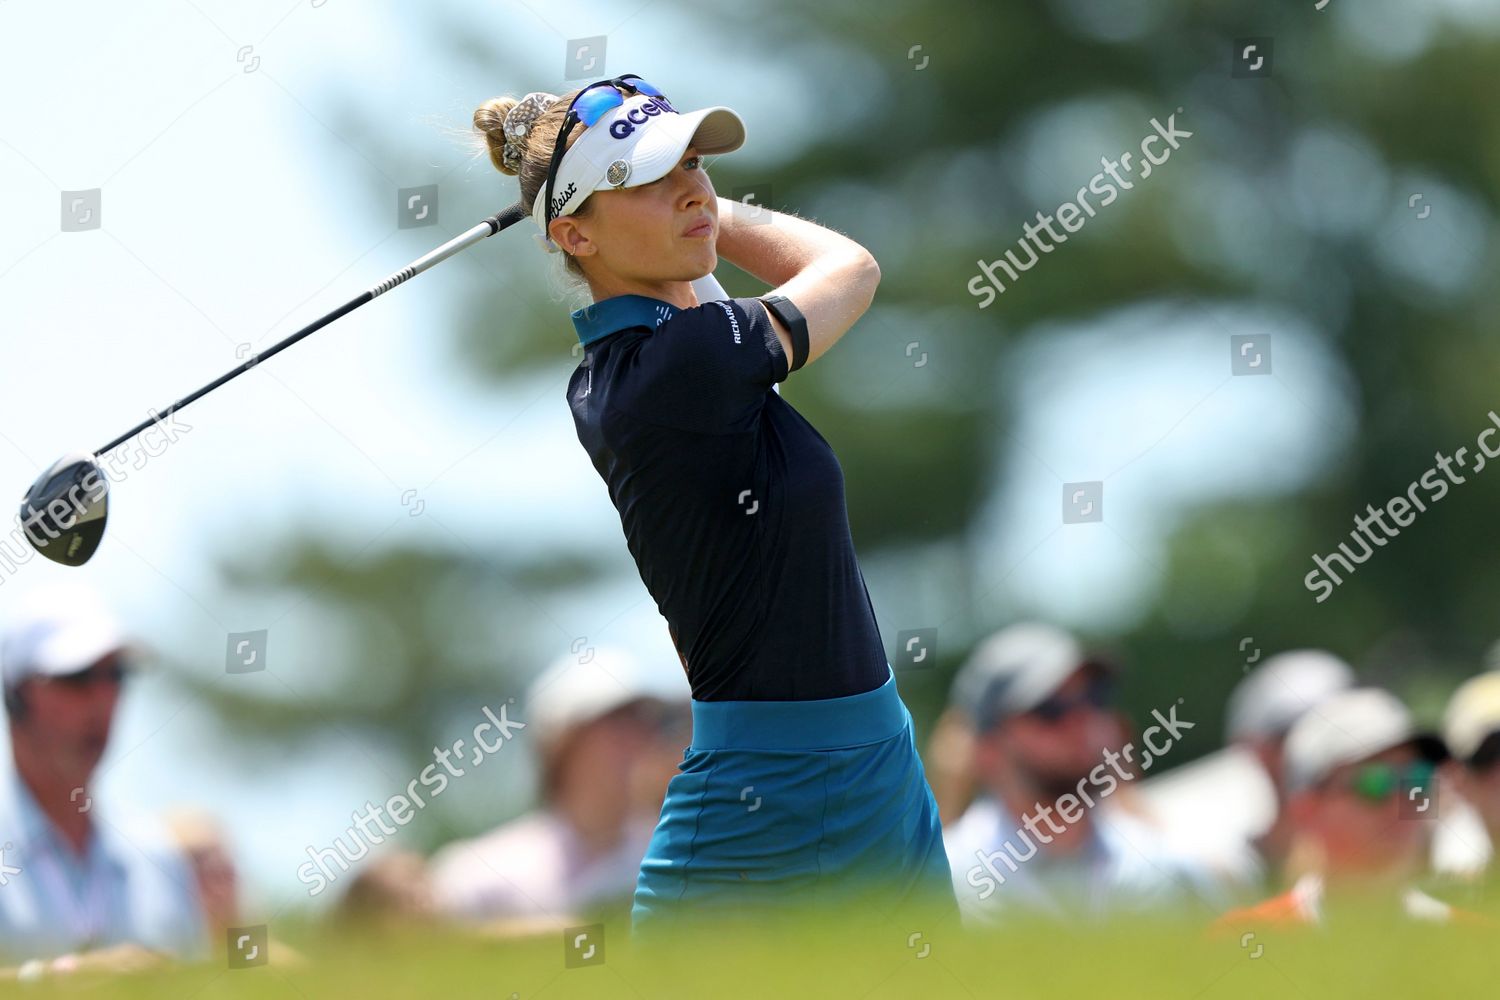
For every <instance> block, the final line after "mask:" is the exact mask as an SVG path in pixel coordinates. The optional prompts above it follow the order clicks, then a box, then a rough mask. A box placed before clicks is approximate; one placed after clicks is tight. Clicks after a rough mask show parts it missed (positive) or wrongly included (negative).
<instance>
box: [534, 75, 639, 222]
mask: <svg viewBox="0 0 1500 1000" xmlns="http://www.w3.org/2000/svg"><path fill="white" fill-rule="evenodd" d="M627 91H628V93H627ZM637 94H645V95H646V96H647V97H655V98H658V99H659V100H661V101H665V100H666V99H667V95H666V94H663V93H662V92H661V91H660V90H659V89H657V88H656V87H654V86H652V85H651V84H649V83H647V82H646V81H645V80H642V79H641V78H640V77H638V76H636V75H635V74H634V73H626V74H625V75H624V76H617V77H614V78H612V79H609V80H600V81H598V82H597V83H591V84H589V85H588V86H587V87H584V88H583V89H582V90H580V91H579V92H578V94H577V95H576V96H575V97H574V98H573V100H572V102H571V103H570V104H569V105H568V113H567V116H566V117H565V118H563V123H562V128H560V129H558V130H557V142H555V143H554V144H553V146H552V161H551V163H549V164H548V166H547V188H546V191H545V192H544V196H545V197H546V199H547V201H546V206H547V215H546V221H547V224H548V225H550V224H551V223H552V218H553V215H552V186H553V184H554V182H555V181H556V180H557V168H558V167H559V166H560V165H561V164H562V158H563V153H564V152H566V151H567V148H568V136H569V135H570V134H571V133H572V131H573V128H574V126H576V125H579V124H582V125H583V126H584V127H585V128H588V127H589V126H591V125H594V124H597V123H598V121H599V119H601V118H603V117H604V116H605V115H606V114H608V113H609V112H611V111H613V110H614V109H615V108H618V107H619V106H620V105H622V104H624V103H625V101H626V100H627V99H628V98H630V97H634V96H636V95H637ZM545 232H546V227H545V226H544V227H543V233H544V234H545Z"/></svg>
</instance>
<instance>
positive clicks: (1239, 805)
mask: <svg viewBox="0 0 1500 1000" xmlns="http://www.w3.org/2000/svg"><path fill="white" fill-rule="evenodd" d="M1254 655H1255V654H1252V656H1254ZM1256 658H1258V657H1256ZM1353 683H1354V671H1353V670H1352V669H1351V668H1350V666H1349V665H1348V664H1347V663H1345V662H1344V661H1343V660H1341V659H1339V658H1338V657H1336V656H1334V655H1333V654H1332V653H1328V652H1325V651H1323V650H1320V649H1296V650H1290V651H1288V652H1285V653H1279V654H1277V655H1276V656H1272V657H1271V658H1269V659H1267V660H1266V661H1265V662H1264V663H1262V664H1261V665H1260V666H1258V667H1256V668H1255V669H1254V670H1252V671H1251V672H1250V673H1249V674H1247V675H1246V676H1245V678H1244V679H1243V680H1241V681H1240V683H1239V684H1238V685H1237V686H1236V687H1235V689H1234V691H1233V692H1231V694H1230V696H1229V705H1228V713H1227V716H1228V717H1227V719H1226V724H1225V734H1226V736H1227V739H1228V745H1227V746H1225V747H1224V749H1222V750H1219V751H1216V752H1214V753H1211V754H1208V755H1207V756H1204V757H1202V758H1200V759H1198V760H1195V761H1193V762H1192V763H1190V764H1187V765H1186V766H1184V767H1180V768H1177V769H1175V770H1172V771H1170V772H1168V773H1166V774H1164V775H1162V776H1160V777H1158V778H1153V779H1151V780H1150V781H1147V782H1144V783H1143V784H1142V785H1141V786H1140V792H1141V796H1142V798H1143V800H1144V801H1145V803H1146V806H1147V808H1148V809H1149V810H1150V812H1151V815H1152V816H1154V817H1156V819H1157V820H1158V821H1159V822H1160V823H1161V824H1162V825H1163V826H1164V827H1165V828H1166V829H1167V830H1168V832H1169V835H1170V836H1171V838H1172V840H1173V841H1174V843H1176V844H1178V845H1180V848H1181V849H1182V850H1183V851H1185V852H1187V853H1189V854H1191V855H1192V856H1193V857H1195V858H1198V859H1199V860H1200V861H1201V862H1202V863H1203V864H1204V865H1206V866H1207V867H1208V868H1209V869H1210V870H1211V871H1213V872H1214V873H1215V874H1216V875H1217V876H1219V878H1221V879H1222V880H1224V881H1225V882H1226V883H1228V884H1230V885H1233V886H1235V887H1236V889H1237V891H1238V893H1239V894H1241V895H1244V896H1248V897H1250V898H1252V899H1253V898H1260V897H1262V896H1264V894H1265V892H1266V890H1267V887H1268V884H1269V883H1270V880H1271V879H1272V878H1274V876H1275V874H1276V872H1277V871H1278V870H1279V868H1280V866H1281V863H1282V861H1283V859H1284V858H1285V856H1286V843H1287V829H1286V819H1285V815H1284V808H1283V803H1284V801H1285V798H1286V795H1285V792H1284V790H1283V787H1282V744H1283V742H1284V741H1285V740H1286V734H1287V731H1288V730H1289V729H1291V727H1292V724H1293V723H1295V722H1296V721H1297V719H1299V718H1301V716H1302V715H1303V713H1305V712H1307V711H1308V710H1310V709H1312V708H1314V707H1315V706H1317V705H1318V704H1319V703H1320V702H1322V701H1323V700H1324V699H1326V698H1328V697H1329V696H1330V695H1333V694H1336V693H1337V692H1339V691H1343V690H1347V689H1348V688H1349V687H1350V686H1351V685H1352V684H1353Z"/></svg>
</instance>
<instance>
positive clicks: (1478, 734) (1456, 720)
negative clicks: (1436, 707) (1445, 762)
mask: <svg viewBox="0 0 1500 1000" xmlns="http://www.w3.org/2000/svg"><path fill="white" fill-rule="evenodd" d="M1495 732H1500V673H1496V672H1494V671H1491V672H1489V673H1484V674H1480V675H1479V676H1478V677H1470V678H1469V679H1468V680H1466V681H1464V682H1463V683H1462V684H1460V685H1459V687H1458V690H1457V691H1454V692H1453V697H1452V698H1450V699H1448V708H1447V710H1446V711H1445V712H1444V713H1443V739H1444V740H1446V741H1447V743H1448V749H1449V750H1451V751H1452V752H1453V756H1455V757H1457V758H1458V759H1459V760H1468V759H1469V758H1471V757H1473V756H1474V751H1476V750H1478V749H1479V744H1481V743H1483V742H1484V741H1485V738H1486V737H1487V736H1489V735H1490V734H1491V733H1495Z"/></svg>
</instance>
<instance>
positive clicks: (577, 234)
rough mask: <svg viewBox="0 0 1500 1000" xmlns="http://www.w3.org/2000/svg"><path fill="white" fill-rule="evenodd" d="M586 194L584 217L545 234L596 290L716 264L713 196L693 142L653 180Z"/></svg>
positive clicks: (634, 285)
mask: <svg viewBox="0 0 1500 1000" xmlns="http://www.w3.org/2000/svg"><path fill="white" fill-rule="evenodd" d="M589 197H590V199H591V202H592V204H591V206H590V212H589V215H588V216H587V217H585V218H578V217H576V216H565V217H563V218H561V219H558V220H555V221H554V222H553V223H552V234H553V236H552V238H553V239H554V240H555V241H556V242H557V243H558V245H559V246H561V247H562V248H563V249H564V250H566V251H567V252H569V253H571V254H574V255H575V256H577V257H578V259H579V263H580V264H581V265H582V266H583V269H584V272H585V273H586V274H587V275H588V277H589V279H590V281H591V283H592V284H593V285H594V286H595V290H596V292H601V291H602V292H604V293H605V294H606V295H617V294H623V293H624V292H627V291H631V290H636V289H648V290H649V289H651V288H653V287H654V286H656V285H659V284H661V283H663V282H671V281H693V280H695V279H697V278H701V277H703V276H704V275H705V274H708V273H709V272H710V271H712V270H713V269H714V267H715V265H717V264H718V253H717V251H716V246H717V243H718V236H719V207H718V199H717V197H716V196H715V194H714V186H713V182H712V181H711V180H709V178H708V172H707V171H706V170H704V169H703V161H702V159H701V158H700V157H699V156H698V155H697V151H696V150H695V149H694V148H693V147H691V146H689V147H688V149H687V151H686V152H685V153H684V154H683V156H682V159H681V160H679V161H678V162H677V165H676V166H674V167H673V168H672V169H671V170H670V171H669V172H668V173H667V174H666V175H665V176H663V177H661V178H659V179H658V180H655V181H652V182H651V183H649V184H642V185H639V186H637V187H627V188H618V189H615V190H605V191H595V192H594V193H593V194H592V195H590V196H589ZM695 226H697V227H700V228H699V231H697V232H690V230H692V229H693V228H694V227H695ZM596 297H597V296H596Z"/></svg>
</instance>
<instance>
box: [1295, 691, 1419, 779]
mask: <svg viewBox="0 0 1500 1000" xmlns="http://www.w3.org/2000/svg"><path fill="white" fill-rule="evenodd" d="M1410 741H1415V742H1417V743H1418V744H1419V747H1418V749H1419V751H1420V752H1421V753H1422V755H1423V756H1425V757H1427V758H1428V759H1430V760H1440V759H1441V758H1442V757H1443V756H1445V755H1446V751H1445V750H1444V749H1443V745H1442V741H1441V740H1439V739H1437V737H1436V736H1434V735H1433V734H1431V733H1429V732H1426V731H1424V730H1420V729H1418V728H1417V726H1416V724H1415V722H1413V721H1412V717H1411V712H1409V711H1408V710H1407V708H1406V706H1405V705H1403V704H1402V703H1401V699H1399V698H1397V697H1396V696H1395V695H1393V694H1391V693H1390V692H1389V691H1384V690H1381V689H1380V688H1373V687H1365V688H1351V689H1350V690H1348V691H1340V692H1338V693H1337V694H1334V695H1331V696H1330V697H1328V698H1327V699H1325V700H1324V701H1323V702H1322V703H1321V704H1320V705H1318V706H1317V708H1315V709H1312V710H1311V711H1308V712H1306V713H1304V714H1303V716H1302V718H1300V719H1298V720H1297V721H1296V723H1295V724H1294V725H1293V726H1292V731H1291V732H1289V733H1288V734H1287V737H1286V744H1285V748H1284V750H1283V754H1284V760H1285V767H1286V783H1287V789H1288V790H1289V791H1293V792H1296V791H1300V790H1302V789H1305V788H1309V787H1311V786H1313V785H1315V784H1317V783H1318V782H1319V781H1321V780H1322V779H1324V778H1326V777H1328V775H1329V774H1331V773H1333V771H1334V770H1335V769H1336V768H1338V767H1341V766H1342V765H1344V764H1356V763H1358V762H1360V761H1362V760H1365V759H1366V758H1369V757H1373V756H1375V755H1376V754H1378V753H1380V752H1381V751H1384V750H1389V749H1390V748H1391V747H1396V746H1400V745H1401V744H1403V743H1407V742H1410Z"/></svg>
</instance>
